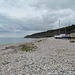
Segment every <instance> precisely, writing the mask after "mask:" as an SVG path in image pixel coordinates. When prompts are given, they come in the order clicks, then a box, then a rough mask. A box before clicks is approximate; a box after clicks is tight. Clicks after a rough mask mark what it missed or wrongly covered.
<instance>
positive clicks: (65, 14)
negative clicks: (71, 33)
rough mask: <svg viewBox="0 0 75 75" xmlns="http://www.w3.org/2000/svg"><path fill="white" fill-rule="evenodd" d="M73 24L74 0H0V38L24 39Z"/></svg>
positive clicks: (74, 16)
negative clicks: (26, 36)
mask: <svg viewBox="0 0 75 75" xmlns="http://www.w3.org/2000/svg"><path fill="white" fill-rule="evenodd" d="M59 20H60V23H61V27H64V26H68V25H69V21H70V24H75V0H0V37H24V36H25V35H29V34H33V33H36V32H40V31H46V30H50V29H56V28H58V27H59Z"/></svg>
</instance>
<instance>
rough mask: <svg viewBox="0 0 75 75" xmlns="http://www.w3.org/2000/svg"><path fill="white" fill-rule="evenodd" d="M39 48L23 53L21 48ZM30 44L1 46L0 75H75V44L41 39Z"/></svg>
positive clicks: (52, 39)
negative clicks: (29, 45)
mask: <svg viewBox="0 0 75 75" xmlns="http://www.w3.org/2000/svg"><path fill="white" fill-rule="evenodd" d="M28 43H30V44H34V45H35V46H36V47H37V48H36V49H34V50H31V51H28V52H26V51H22V50H21V48H20V47H19V46H21V45H24V44H28ZM28 43H18V44H9V45H0V75H75V42H74V43H71V42H70V40H66V39H55V38H41V39H37V40H33V41H31V42H28Z"/></svg>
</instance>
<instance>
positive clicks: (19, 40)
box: [0, 38, 34, 44]
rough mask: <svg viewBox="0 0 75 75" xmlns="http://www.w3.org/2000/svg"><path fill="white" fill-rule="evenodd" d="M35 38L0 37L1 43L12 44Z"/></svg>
mask: <svg viewBox="0 0 75 75" xmlns="http://www.w3.org/2000/svg"><path fill="white" fill-rule="evenodd" d="M31 40H34V39H31V38H0V44H11V43H21V42H28V41H31Z"/></svg>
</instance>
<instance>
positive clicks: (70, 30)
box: [24, 25, 75, 38]
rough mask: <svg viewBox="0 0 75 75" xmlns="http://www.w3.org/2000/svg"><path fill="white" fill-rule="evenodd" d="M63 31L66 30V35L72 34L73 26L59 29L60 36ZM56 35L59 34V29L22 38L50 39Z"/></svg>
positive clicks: (74, 26) (74, 29) (74, 27)
mask: <svg viewBox="0 0 75 75" xmlns="http://www.w3.org/2000/svg"><path fill="white" fill-rule="evenodd" d="M65 29H66V34H70V33H74V32H75V25H71V26H68V27H63V28H60V34H63V33H65ZM58 34H59V29H55V30H48V31H44V32H40V33H35V34H32V35H27V36H25V37H24V38H44V37H52V36H54V35H58Z"/></svg>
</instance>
